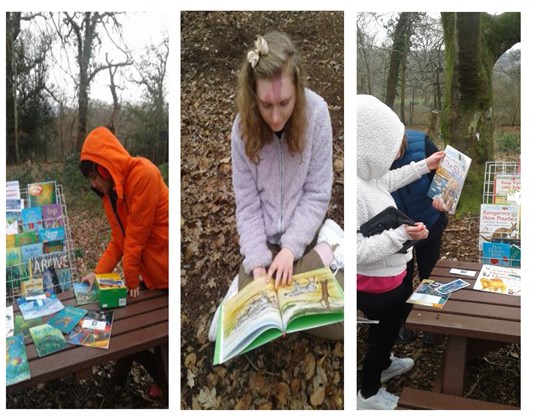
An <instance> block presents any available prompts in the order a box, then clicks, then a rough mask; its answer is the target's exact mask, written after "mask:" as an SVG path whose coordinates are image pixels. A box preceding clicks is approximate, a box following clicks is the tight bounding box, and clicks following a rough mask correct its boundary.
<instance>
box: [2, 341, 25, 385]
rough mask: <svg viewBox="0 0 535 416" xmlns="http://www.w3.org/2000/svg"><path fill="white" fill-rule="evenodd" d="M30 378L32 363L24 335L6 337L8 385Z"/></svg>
mask: <svg viewBox="0 0 535 416" xmlns="http://www.w3.org/2000/svg"><path fill="white" fill-rule="evenodd" d="M29 379H30V365H29V364H28V357H27V356H26V348H25V346H24V336H22V335H14V336H12V337H8V338H7V339H6V386H11V385H13V384H17V383H20V382H21V381H24V380H29Z"/></svg>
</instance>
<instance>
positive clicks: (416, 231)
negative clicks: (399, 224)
mask: <svg viewBox="0 0 535 416" xmlns="http://www.w3.org/2000/svg"><path fill="white" fill-rule="evenodd" d="M405 232H406V233H407V234H409V237H410V238H411V240H423V239H425V238H427V236H428V235H429V230H428V229H427V227H426V226H425V224H424V223H423V222H417V223H416V225H405Z"/></svg>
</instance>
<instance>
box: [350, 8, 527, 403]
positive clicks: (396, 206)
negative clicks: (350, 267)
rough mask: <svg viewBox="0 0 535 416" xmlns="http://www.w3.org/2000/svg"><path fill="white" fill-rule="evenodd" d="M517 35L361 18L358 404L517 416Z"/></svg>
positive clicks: (490, 17) (495, 23) (510, 23)
mask: <svg viewBox="0 0 535 416" xmlns="http://www.w3.org/2000/svg"><path fill="white" fill-rule="evenodd" d="M520 38H521V13H520V12H514V11H513V12H500V13H496V12H443V13H427V12H392V13H376V12H370V13H366V12H362V13H357V96H356V101H357V209H356V214H357V227H358V230H359V232H358V234H357V324H358V325H357V349H356V350H357V362H358V367H357V377H356V385H357V409H358V410H394V409H421V410H425V409H433V410H435V409H446V410H454V409H455V410H470V409H502V410H504V409H516V410H518V409H520V406H521V401H520V388H521V384H520V373H521V365H520V332H521V324H520V316H521V308H520V294H521V269H520V266H521V260H524V259H521V242H522V238H521V227H520V206H521V205H520V204H521V182H520V170H521V169H520V165H521V164H520V150H521V146H520V143H521V140H520V123H521V118H520V114H521V106H520V91H521V83H520V72H521V71H520V70H521V43H520ZM524 195H525V193H524ZM496 391H500V394H496Z"/></svg>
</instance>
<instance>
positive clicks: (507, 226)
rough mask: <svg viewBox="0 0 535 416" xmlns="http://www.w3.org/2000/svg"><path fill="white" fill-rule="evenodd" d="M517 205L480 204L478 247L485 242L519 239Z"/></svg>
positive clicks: (481, 247)
mask: <svg viewBox="0 0 535 416" xmlns="http://www.w3.org/2000/svg"><path fill="white" fill-rule="evenodd" d="M518 208H519V207H518V206H517V205H503V204H502V205H497V204H481V211H480V216H479V249H480V250H483V243H484V242H485V241H486V242H503V243H505V242H509V243H512V242H513V241H519V238H520V216H519V209H518Z"/></svg>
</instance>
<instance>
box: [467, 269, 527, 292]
mask: <svg viewBox="0 0 535 416" xmlns="http://www.w3.org/2000/svg"><path fill="white" fill-rule="evenodd" d="M521 286H522V285H521V272H520V269H514V268H511V267H500V266H492V265H489V264H484V265H483V267H482V268H481V271H480V272H479V275H478V276H477V280H476V282H475V283H474V289H475V290H482V291H485V292H492V293H501V294H504V295H512V296H520V295H521Z"/></svg>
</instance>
